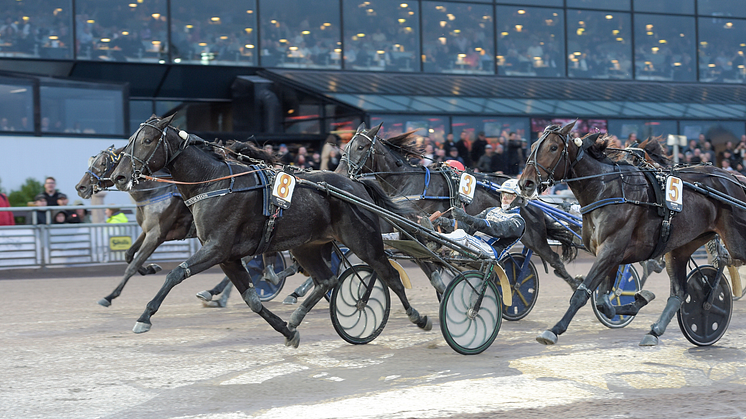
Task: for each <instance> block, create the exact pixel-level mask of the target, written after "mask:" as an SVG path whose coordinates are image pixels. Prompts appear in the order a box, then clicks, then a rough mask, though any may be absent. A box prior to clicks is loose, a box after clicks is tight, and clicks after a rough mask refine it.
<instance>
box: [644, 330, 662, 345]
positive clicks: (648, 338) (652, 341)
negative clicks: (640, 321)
mask: <svg viewBox="0 0 746 419" xmlns="http://www.w3.org/2000/svg"><path fill="white" fill-rule="evenodd" d="M657 345H658V337H657V336H654V335H651V334H650V333H648V334H647V335H645V336H643V338H642V340H641V341H640V346H657Z"/></svg>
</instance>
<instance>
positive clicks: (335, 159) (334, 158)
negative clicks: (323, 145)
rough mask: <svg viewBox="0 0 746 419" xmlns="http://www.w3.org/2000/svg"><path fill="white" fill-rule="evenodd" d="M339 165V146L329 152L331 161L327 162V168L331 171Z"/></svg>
mask: <svg viewBox="0 0 746 419" xmlns="http://www.w3.org/2000/svg"><path fill="white" fill-rule="evenodd" d="M337 166H339V148H335V149H333V150H332V151H330V152H329V162H328V163H327V168H328V170H331V171H335V170H336V169H337Z"/></svg>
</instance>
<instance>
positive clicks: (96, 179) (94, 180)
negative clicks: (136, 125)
mask: <svg viewBox="0 0 746 419" xmlns="http://www.w3.org/2000/svg"><path fill="white" fill-rule="evenodd" d="M99 155H100V156H102V157H103V158H104V165H105V167H104V170H103V172H102V173H101V175H100V176H99V175H98V174H96V172H94V171H93V165H94V164H95V163H96V160H95V158H96V157H97V156H93V158H94V160H93V162H91V165H90V166H89V167H88V170H86V173H88V175H89V176H90V182H91V184H92V185H93V192H94V193H96V192H99V191H103V190H105V189H106V188H105V187H103V186H102V183H103V182H105V181H107V180H108V181H111V178H110V177H109V176H110V175H111V173H112V172H113V171H114V169H115V168H116V167H117V164H119V160H121V158H122V153H119V154H117V153H115V152H114V146H111V147H109V148H107V149H106V150H104V151H102V152H101V154H99Z"/></svg>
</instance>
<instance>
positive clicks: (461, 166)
mask: <svg viewBox="0 0 746 419" xmlns="http://www.w3.org/2000/svg"><path fill="white" fill-rule="evenodd" d="M446 164H447V165H449V166H451V167H453V168H454V169H457V170H460V171H462V172H463V171H464V170H465V169H464V164H463V163H461V162H460V161H458V160H446Z"/></svg>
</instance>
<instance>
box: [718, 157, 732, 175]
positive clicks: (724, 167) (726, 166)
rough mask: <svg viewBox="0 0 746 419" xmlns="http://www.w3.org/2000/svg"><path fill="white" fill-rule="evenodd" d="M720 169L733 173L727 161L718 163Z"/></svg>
mask: <svg viewBox="0 0 746 419" xmlns="http://www.w3.org/2000/svg"><path fill="white" fill-rule="evenodd" d="M720 167H722V168H723V169H724V170H727V171H729V172H730V171H733V167H732V166H731V165H730V160H728V159H723V161H722V162H720Z"/></svg>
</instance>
